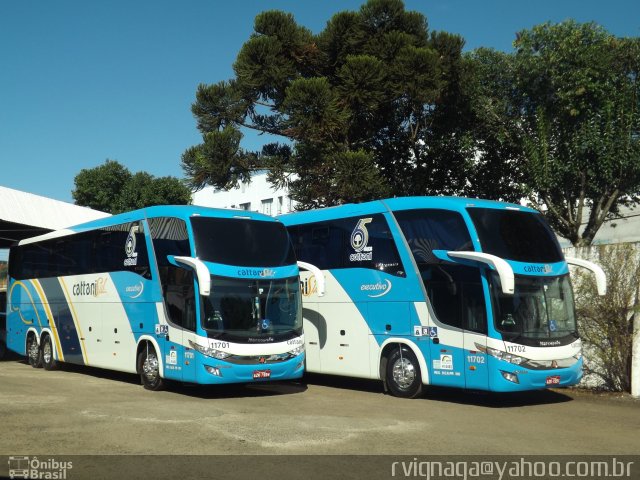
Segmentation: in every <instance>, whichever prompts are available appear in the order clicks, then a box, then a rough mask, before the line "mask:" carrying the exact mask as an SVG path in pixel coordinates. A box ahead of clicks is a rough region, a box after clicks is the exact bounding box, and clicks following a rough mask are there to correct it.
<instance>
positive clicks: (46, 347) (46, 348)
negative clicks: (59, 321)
mask: <svg viewBox="0 0 640 480" xmlns="http://www.w3.org/2000/svg"><path fill="white" fill-rule="evenodd" d="M42 366H43V367H44V369H45V370H56V369H57V368H58V361H57V360H56V359H55V358H53V345H52V344H51V337H50V336H49V335H45V336H44V338H43V339H42Z"/></svg>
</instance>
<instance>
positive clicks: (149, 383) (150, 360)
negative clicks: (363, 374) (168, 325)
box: [136, 340, 166, 391]
mask: <svg viewBox="0 0 640 480" xmlns="http://www.w3.org/2000/svg"><path fill="white" fill-rule="evenodd" d="M159 351H160V350H159V348H158V347H157V345H155V342H152V341H150V340H142V341H141V342H140V343H139V344H138V348H137V352H136V371H137V372H138V374H139V375H140V380H141V381H142V385H143V386H144V388H145V389H146V390H153V391H158V390H162V389H164V388H165V386H166V383H165V380H164V378H163V377H162V364H161V359H160V354H159V353H158V352H159Z"/></svg>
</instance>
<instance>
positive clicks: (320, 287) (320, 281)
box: [298, 261, 325, 297]
mask: <svg viewBox="0 0 640 480" xmlns="http://www.w3.org/2000/svg"><path fill="white" fill-rule="evenodd" d="M298 267H299V268H303V269H305V270H308V271H310V272H311V273H312V274H313V276H314V277H316V286H317V293H318V296H319V297H324V292H325V282H324V275H323V274H322V270H320V269H319V268H318V267H316V266H315V265H312V264H311V263H307V262H300V261H298Z"/></svg>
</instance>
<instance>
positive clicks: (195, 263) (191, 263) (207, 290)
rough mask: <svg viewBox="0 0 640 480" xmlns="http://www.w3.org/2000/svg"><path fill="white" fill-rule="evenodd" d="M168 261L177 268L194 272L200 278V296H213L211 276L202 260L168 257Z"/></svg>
mask: <svg viewBox="0 0 640 480" xmlns="http://www.w3.org/2000/svg"><path fill="white" fill-rule="evenodd" d="M167 260H169V263H170V264H171V265H175V266H176V267H180V268H188V269H191V270H194V271H195V273H196V277H198V286H199V289H200V295H202V296H204V297H208V296H209V295H210V294H211V274H210V273H209V269H208V268H207V266H206V265H205V264H204V262H203V261H202V260H199V259H197V258H193V257H176V256H174V255H167Z"/></svg>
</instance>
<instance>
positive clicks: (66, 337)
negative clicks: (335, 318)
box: [7, 206, 312, 390]
mask: <svg viewBox="0 0 640 480" xmlns="http://www.w3.org/2000/svg"><path fill="white" fill-rule="evenodd" d="M309 268H312V267H311V266H309ZM7 297H8V298H7V301H8V305H7V312H8V316H7V346H8V348H9V349H11V350H13V351H15V352H17V353H18V354H20V355H25V356H26V358H27V360H28V362H29V363H30V364H31V365H32V366H33V367H40V366H44V368H45V369H48V370H51V369H54V368H56V367H57V366H58V364H59V363H60V362H69V363H74V364H79V365H89V366H94V367H100V368H105V369H112V370H119V371H123V372H131V373H138V374H139V375H140V377H141V379H142V383H143V385H144V387H145V388H147V389H149V390H158V389H161V388H162V387H163V386H164V384H165V383H166V382H165V380H175V381H181V382H192V383H199V384H218V383H234V382H253V381H266V380H286V379H295V378H299V377H301V376H302V373H303V367H304V337H303V332H302V316H301V308H302V307H301V298H300V287H299V267H298V265H297V262H296V259H295V256H294V253H293V250H292V248H291V242H290V240H289V236H288V235H287V231H286V229H285V227H284V226H283V224H282V223H281V222H279V221H277V220H275V219H274V218H271V217H267V216H265V215H261V214H257V213H251V212H245V211H242V212H240V211H233V210H215V209H209V208H200V207H194V206H159V207H150V208H145V209H142V210H137V211H133V212H129V213H124V214H120V215H116V216H112V217H108V218H105V219H100V220H95V221H92V222H89V223H86V224H82V225H78V226H76V227H72V228H69V229H66V230H61V231H55V232H51V233H48V234H45V235H42V236H39V237H35V238H31V239H27V240H23V241H20V242H19V243H18V244H16V245H14V246H13V247H12V248H11V250H10V254H9V286H8V296H7Z"/></svg>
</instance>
